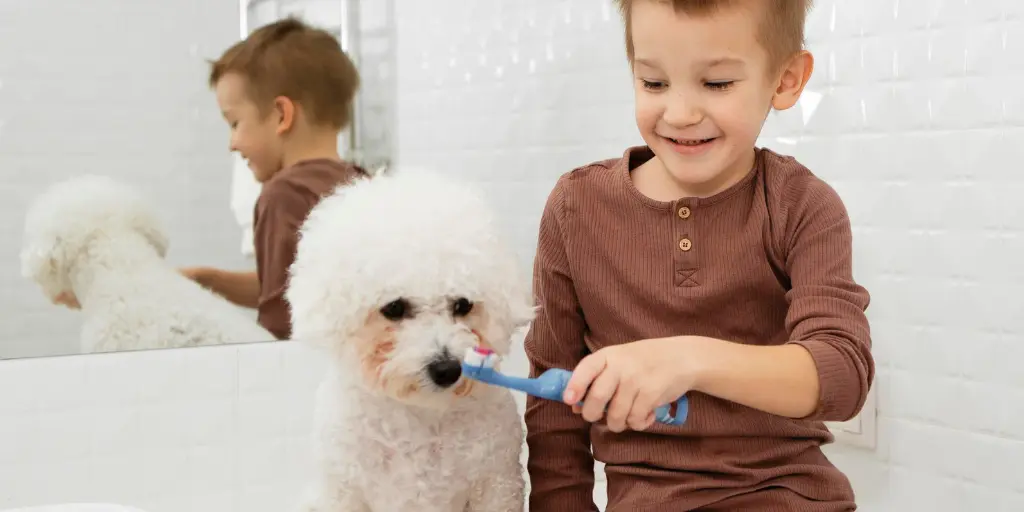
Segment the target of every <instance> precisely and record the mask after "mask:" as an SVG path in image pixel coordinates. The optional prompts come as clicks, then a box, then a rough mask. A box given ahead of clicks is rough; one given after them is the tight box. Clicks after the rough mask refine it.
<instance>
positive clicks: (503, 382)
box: [462, 347, 690, 425]
mask: <svg viewBox="0 0 1024 512" xmlns="http://www.w3.org/2000/svg"><path fill="white" fill-rule="evenodd" d="M497 361H498V354H496V353H494V351H493V350H491V349H488V348H483V347H475V348H470V349H467V350H466V354H465V356H464V357H463V359H462V374H463V375H465V376H466V377H469V378H470V379H473V380H477V381H480V382H484V383H487V384H492V385H495V386H501V387H504V388H508V389H514V390H516V391H522V392H524V393H526V394H528V395H533V396H536V397H540V398H546V399H548V400H555V401H558V402H561V401H562V395H563V393H565V388H566V386H567V385H568V384H569V378H570V377H572V372H571V371H569V370H563V369H561V368H551V369H549V370H547V371H545V372H544V373H542V374H541V375H540V376H539V377H537V378H535V379H529V378H523V377H512V376H509V375H505V374H503V373H501V372H499V371H497V370H495V369H494V364H495V363H496V362H497ZM581 403H582V402H581ZM689 409H690V407H689V400H688V399H687V398H686V395H683V396H682V397H680V398H679V400H676V401H675V402H674V403H671V404H667V405H663V406H661V407H658V408H657V409H655V411H654V419H655V420H656V421H657V422H658V423H664V424H666V425H682V424H684V423H686V417H687V416H688V415H689Z"/></svg>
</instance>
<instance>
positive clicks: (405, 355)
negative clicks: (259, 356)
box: [287, 170, 534, 405]
mask: <svg viewBox="0 0 1024 512" xmlns="http://www.w3.org/2000/svg"><path fill="white" fill-rule="evenodd" d="M287 300H288V303H289V304H290V306H291V310H292V322H293V331H292V332H293V337H294V338H295V339H298V340H302V341H308V342H313V343H316V344H325V346H326V347H328V348H329V349H330V350H331V353H332V354H333V356H334V358H335V361H336V362H337V363H338V364H342V365H345V366H346V368H345V370H346V372H347V373H349V374H352V375H358V376H359V378H360V380H361V382H362V383H363V384H365V385H366V387H368V388H369V389H372V390H375V391H378V392H381V393H383V394H385V395H388V396H390V397H392V398H395V399H399V400H402V401H405V402H408V403H413V404H421V405H432V404H433V405H436V404H446V403H450V401H451V400H452V399H453V398H455V397H459V396H462V395H466V394H470V393H472V392H473V390H472V388H473V386H472V384H471V383H470V382H468V380H467V379H465V378H463V377H461V364H460V363H461V359H462V356H463V354H464V352H465V351H466V349H467V348H470V347H473V346H475V345H477V344H482V345H486V346H488V347H489V348H491V349H493V350H495V351H496V352H497V353H499V354H501V355H504V354H507V353H508V350H509V345H510V343H511V337H512V335H513V333H514V332H515V330H516V329H517V328H519V327H521V326H525V325H526V324H528V323H529V322H530V320H531V319H532V318H533V313H534V308H533V301H532V297H531V294H530V288H529V280H528V279H527V278H526V276H525V275H523V274H522V273H521V272H520V269H519V265H518V261H517V259H516V257H515V255H514V254H513V252H512V251H511V250H510V248H508V247H506V246H505V244H504V243H503V240H502V237H501V235H500V234H499V233H498V230H497V226H496V224H495V220H494V219H493V218H492V214H491V210H490V207H489V206H488V205H487V203H486V201H485V200H484V198H483V196H482V194H480V193H478V191H477V190H475V189H474V188H473V187H471V186H469V185H466V184H462V183H458V182H455V181H453V180H451V179H448V178H444V177H442V176H440V175H437V174H434V173H429V172H426V171H422V170H405V171H400V172H398V173H396V174H387V175H381V176H377V177H374V178H370V179H363V180H361V181H359V182H357V183H355V184H352V185H348V186H343V187H341V188H339V189H338V190H336V191H335V193H334V194H332V195H330V196H328V197H326V198H324V199H323V200H322V201H321V202H320V203H319V204H318V205H317V206H316V207H315V208H314V209H313V211H312V212H311V213H310V215H309V217H308V218H307V220H306V222H305V223H304V225H303V227H302V229H301V236H300V240H299V244H298V250H297V253H296V259H295V263H294V264H293V265H292V267H291V269H290V284H289V287H288V291H287Z"/></svg>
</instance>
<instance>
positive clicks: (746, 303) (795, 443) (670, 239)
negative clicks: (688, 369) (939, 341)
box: [526, 147, 874, 512]
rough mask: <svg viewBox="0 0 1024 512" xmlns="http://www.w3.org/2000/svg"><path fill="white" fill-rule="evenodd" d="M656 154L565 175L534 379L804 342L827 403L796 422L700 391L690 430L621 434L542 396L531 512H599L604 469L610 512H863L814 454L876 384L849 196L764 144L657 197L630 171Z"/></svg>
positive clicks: (544, 283)
mask: <svg viewBox="0 0 1024 512" xmlns="http://www.w3.org/2000/svg"><path fill="white" fill-rule="evenodd" d="M652 156H653V155H652V153H651V152H650V150H648V149H647V148H643V147H638V148H631V149H629V150H628V151H627V152H626V153H625V155H624V156H623V158H621V159H615V160H607V161H602V162H597V163H593V164H591V165H587V166H584V167H581V168H578V169H575V170H573V171H571V172H569V173H567V174H565V175H563V176H562V177H561V178H560V179H559V180H558V182H557V184H556V186H555V188H554V190H553V191H552V192H551V194H550V196H549V198H548V202H547V204H546V206H545V209H544V213H543V215H542V218H541V222H540V236H539V243H538V248H537V255H536V259H535V262H534V290H535V295H536V298H537V301H538V306H540V307H539V311H538V316H537V318H536V319H535V321H534V323H533V325H532V327H531V329H530V332H529V334H528V335H527V338H526V351H527V355H528V356H529V360H530V363H531V373H532V374H533V375H537V374H539V373H540V372H542V371H544V370H546V369H548V368H551V367H558V368H567V369H572V368H573V367H575V366H576V364H577V363H578V362H579V361H580V359H582V358H583V357H584V356H585V355H586V354H588V353H591V352H593V351H596V350H597V349H600V348H601V347H607V346H609V345H615V344H619V343H627V342H631V341H635V340H641V339H648V338H660V337H668V336H678V335H697V336H709V337H714V338H719V339H724V340H729V341H733V342H737V343H747V344H756V345H777V344H783V343H799V344H801V345H802V346H804V347H806V348H807V349H808V350H809V352H810V353H811V355H812V357H813V359H814V361H815V363H816V365H817V369H818V374H819V377H820V380H821V394H820V400H819V405H818V408H817V410H816V411H815V412H814V413H812V414H811V415H810V416H809V417H807V418H803V419H790V418H785V417H781V416H775V415H772V414H768V413H765V412H761V411H758V410H755V409H752V408H748V407H745V406H742V405H739V404H736V403H733V402H729V401H726V400H722V399H719V398H716V397H713V396H710V395H707V394H702V393H698V392H691V393H689V395H688V396H689V397H690V415H689V419H688V420H687V424H686V425H684V426H682V427H671V426H665V425H660V424H656V425H655V426H653V427H651V428H650V429H648V430H647V431H645V432H632V431H626V432H624V433H618V434H617V433H614V432H611V431H610V430H608V428H607V427H606V425H605V424H604V423H603V421H602V422H598V423H595V424H589V423H587V422H586V421H584V420H583V419H582V418H581V417H579V416H577V415H576V414H573V412H572V410H571V408H569V407H568V406H566V405H564V404H562V403H559V402H552V401H545V400H540V399H532V398H531V399H530V400H529V401H528V406H527V412H526V424H527V429H528V431H527V443H528V447H529V462H528V469H529V473H530V480H531V494H530V500H529V501H530V510H531V512H579V511H592V510H597V508H596V507H595V505H594V503H593V497H592V494H593V479H594V474H593V460H594V459H597V460H600V461H602V462H604V463H605V473H606V475H607V482H608V507H607V509H606V510H607V511H608V512H626V511H630V512H637V511H646V510H659V511H665V510H671V511H673V512H677V511H684V510H702V511H739V510H758V511H774V510H780V511H781V510H787V511H840V510H842V511H848V510H854V509H855V505H854V496H853V491H852V490H851V487H850V484H849V481H848V480H847V478H846V477H845V476H844V475H843V474H842V473H841V472H840V471H839V470H838V469H836V468H835V467H834V466H833V465H832V464H831V463H830V462H829V461H828V460H827V459H826V457H825V456H824V454H823V453H822V451H821V449H820V446H821V445H822V444H824V443H827V442H831V441H832V436H831V435H830V433H829V432H828V430H827V428H826V427H825V426H824V424H823V423H822V421H832V420H844V419H848V418H850V417H852V416H854V415H855V414H856V413H857V412H858V411H859V410H860V407H861V406H862V404H863V402H864V400H865V396H866V394H867V392H868V388H869V386H870V383H871V381H872V379H873V375H874V363H873V360H872V357H871V353H870V344H871V342H870V334H869V328H868V322H867V320H866V318H865V314H864V312H865V309H866V308H867V305H868V301H869V296H868V293H867V291H866V290H865V289H863V288H862V287H861V286H859V285H858V284H857V283H855V282H854V279H853V277H852V270H851V265H852V261H851V260H852V255H851V252H852V251H851V245H852V243H851V230H850V222H849V218H848V217H847V212H846V209H845V207H844V205H843V203H842V201H841V200H840V198H839V196H838V195H837V194H836V193H835V191H834V190H833V189H832V188H831V187H830V186H829V185H828V184H826V183H825V182H824V181H822V180H820V179H819V178H817V177H815V176H814V175H813V174H812V173H811V172H810V171H809V170H808V169H806V168H805V167H804V166H802V165H801V164H799V163H798V162H797V161H796V160H794V159H793V158H791V157H787V156H781V155H779V154H777V153H774V152H772V151H770V150H767V149H758V150H757V156H756V159H755V162H756V163H755V166H754V169H753V170H752V171H751V172H750V173H749V174H748V175H747V176H746V177H745V178H744V179H743V180H742V181H740V182H739V183H737V184H735V185H733V186H732V187H730V188H728V189H727V190H725V191H722V192H720V193H718V194H716V195H714V196H711V197H706V198H683V199H679V200H677V201H673V202H659V201H655V200H653V199H650V198H648V197H647V196H644V195H642V194H641V193H640V192H639V191H638V190H637V189H636V188H635V187H634V186H633V183H632V181H631V179H630V174H629V173H630V172H631V170H632V169H635V168H636V167H637V166H638V165H640V164H641V163H643V162H645V161H647V160H648V159H650V158H651V157H652ZM591 445H592V447H591Z"/></svg>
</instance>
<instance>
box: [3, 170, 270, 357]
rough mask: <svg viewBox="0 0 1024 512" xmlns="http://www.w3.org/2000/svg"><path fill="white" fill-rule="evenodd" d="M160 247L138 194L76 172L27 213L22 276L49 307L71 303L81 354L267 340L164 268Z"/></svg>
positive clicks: (162, 242)
mask: <svg viewBox="0 0 1024 512" xmlns="http://www.w3.org/2000/svg"><path fill="white" fill-rule="evenodd" d="M168 245H169V242H168V238H167V235H166V234H165V233H164V231H163V228H162V225H161V223H160V221H159V219H158V218H157V216H156V214H155V213H154V212H153V211H152V209H151V208H150V207H149V205H148V204H147V203H146V199H145V197H143V196H142V194H141V193H140V192H139V191H138V190H136V189H135V188H133V187H131V186H129V185H127V184H124V183H121V182H118V181H116V180H114V179H112V178H109V177H106V176H96V175H82V176H77V177H74V178H71V179H68V180H65V181H62V182H59V183H56V184H54V185H52V186H50V187H49V188H48V189H47V190H45V191H44V192H43V193H42V194H41V195H40V196H39V197H37V198H36V199H35V201H34V202H33V204H32V205H31V207H30V208H29V211H28V213H27V215H26V218H25V233H24V240H23V246H22V252H21V270H22V275H23V277H25V278H27V279H31V280H33V281H35V282H36V284H38V285H39V287H40V288H41V289H42V290H43V293H44V294H45V295H46V296H47V298H49V299H50V300H51V301H52V300H55V299H56V298H57V297H58V296H60V295H61V294H66V293H70V294H72V296H74V297H76V298H77V300H78V302H79V304H80V305H81V308H82V312H83V313H84V315H85V321H84V323H83V325H82V331H81V345H82V347H81V348H82V351H83V352H107V351H120V350H134V349H147V348H171V347H187V346H198V345H212V344H221V343H233V342H253V341H268V340H273V339H274V336H273V335H271V334H270V333H269V332H267V331H266V330H265V329H263V328H262V327H260V326H259V324H258V323H256V321H255V320H254V319H252V318H249V317H247V316H246V315H244V314H243V313H242V312H241V311H240V310H239V309H238V308H237V307H236V306H234V305H232V304H231V303H229V302H227V301H226V300H224V299H222V298H221V297H219V296H217V295H215V294H213V293H212V292H210V291H208V290H206V289H204V288H202V287H200V286H199V285H198V284H196V283H195V282H193V281H192V280H190V279H188V278H186V277H185V276H183V275H181V273H179V272H178V270H177V269H175V268H173V267H172V266H170V265H169V264H168V262H167V261H166V260H165V259H164V258H165V256H166V254H167V250H168Z"/></svg>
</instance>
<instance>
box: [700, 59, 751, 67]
mask: <svg viewBox="0 0 1024 512" xmlns="http://www.w3.org/2000/svg"><path fill="white" fill-rule="evenodd" d="M700 64H701V65H702V66H703V67H706V68H713V67H715V66H725V65H730V64H731V65H742V64H743V60H741V59H737V58H735V57H716V58H714V59H707V60H703V61H701V62H700Z"/></svg>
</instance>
